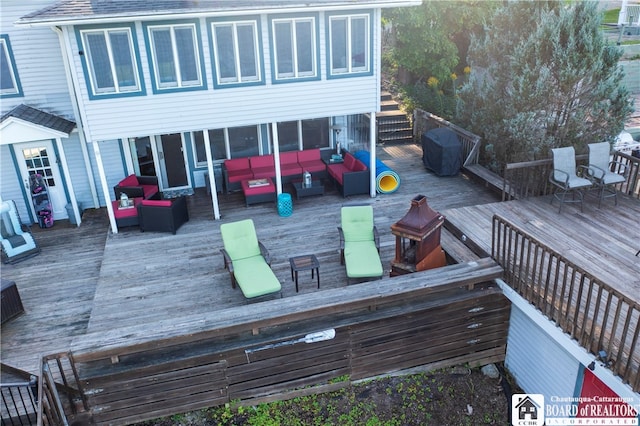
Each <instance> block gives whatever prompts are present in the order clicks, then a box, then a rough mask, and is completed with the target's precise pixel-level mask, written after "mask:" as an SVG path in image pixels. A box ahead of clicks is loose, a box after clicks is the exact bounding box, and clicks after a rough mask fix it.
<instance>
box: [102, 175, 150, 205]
mask: <svg viewBox="0 0 640 426" xmlns="http://www.w3.org/2000/svg"><path fill="white" fill-rule="evenodd" d="M113 192H114V194H115V196H116V198H115V199H116V200H119V199H120V194H121V193H123V192H124V193H125V194H127V197H129V198H138V197H141V198H144V199H145V200H148V199H150V198H153V197H154V196H155V195H156V194H157V193H158V178H157V177H156V176H136V175H129V176H127V177H126V178H124V179H122V180H121V181H120V182H118V184H117V185H116V186H114V187H113Z"/></svg>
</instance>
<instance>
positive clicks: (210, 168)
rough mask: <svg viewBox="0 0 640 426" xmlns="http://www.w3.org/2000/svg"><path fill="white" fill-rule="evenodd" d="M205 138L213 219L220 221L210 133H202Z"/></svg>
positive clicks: (205, 131)
mask: <svg viewBox="0 0 640 426" xmlns="http://www.w3.org/2000/svg"><path fill="white" fill-rule="evenodd" d="M202 136H203V137H204V152H205V154H206V155H207V172H208V173H209V185H210V186H211V188H210V189H211V202H212V203H213V218H214V219H215V220H220V207H219V206H218V191H217V190H216V175H215V174H214V173H213V158H212V155H211V145H210V144H209V131H208V130H207V129H204V130H203V131H202Z"/></svg>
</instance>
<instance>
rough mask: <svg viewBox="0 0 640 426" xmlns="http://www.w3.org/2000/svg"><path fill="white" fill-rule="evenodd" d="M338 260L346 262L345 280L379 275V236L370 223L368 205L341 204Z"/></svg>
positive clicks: (370, 214) (370, 213) (371, 210)
mask: <svg viewBox="0 0 640 426" xmlns="http://www.w3.org/2000/svg"><path fill="white" fill-rule="evenodd" d="M341 225H342V226H339V227H338V232H339V233H340V263H341V264H342V265H345V266H346V269H347V280H349V279H359V278H371V277H382V275H383V274H384V270H383V269H382V263H381V262H380V238H379V236H378V230H377V228H376V227H375V225H374V224H373V208H372V207H371V206H345V207H342V210H341Z"/></svg>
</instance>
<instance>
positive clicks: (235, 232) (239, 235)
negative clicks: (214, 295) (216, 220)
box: [220, 219, 282, 299]
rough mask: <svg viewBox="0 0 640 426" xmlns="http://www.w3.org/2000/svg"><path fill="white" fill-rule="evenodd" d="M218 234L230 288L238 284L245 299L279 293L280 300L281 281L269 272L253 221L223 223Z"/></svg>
mask: <svg viewBox="0 0 640 426" xmlns="http://www.w3.org/2000/svg"><path fill="white" fill-rule="evenodd" d="M220 234H221V235H222V243H223V244H224V248H223V249H222V250H221V251H222V254H223V256H224V267H225V268H226V269H228V270H229V275H230V276H231V286H232V287H233V288H235V287H236V284H237V285H238V287H240V290H241V291H242V294H243V295H244V297H246V298H247V299H252V298H256V297H260V296H265V295H268V294H272V293H278V292H279V293H280V296H281V297H282V287H281V285H280V281H279V280H278V278H277V277H276V276H275V274H274V273H273V271H272V270H271V266H270V256H269V251H268V250H267V248H266V247H265V246H264V245H263V244H262V243H261V242H260V241H258V236H257V235H256V229H255V226H254V224H253V220H251V219H245V220H241V221H237V222H231V223H224V224H222V225H220Z"/></svg>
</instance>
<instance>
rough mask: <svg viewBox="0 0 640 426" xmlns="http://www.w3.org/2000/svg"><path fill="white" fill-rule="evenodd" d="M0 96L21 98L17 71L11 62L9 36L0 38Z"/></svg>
mask: <svg viewBox="0 0 640 426" xmlns="http://www.w3.org/2000/svg"><path fill="white" fill-rule="evenodd" d="M0 46H1V47H2V52H0V96H2V97H13V96H22V87H21V86H20V80H19V79H18V70H17V68H16V64H15V62H14V61H13V52H12V50H11V44H10V43H9V36H7V35H4V34H3V35H2V36H0Z"/></svg>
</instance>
